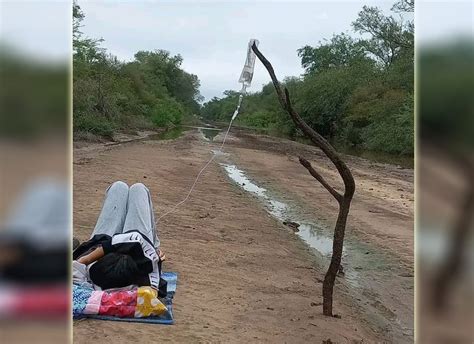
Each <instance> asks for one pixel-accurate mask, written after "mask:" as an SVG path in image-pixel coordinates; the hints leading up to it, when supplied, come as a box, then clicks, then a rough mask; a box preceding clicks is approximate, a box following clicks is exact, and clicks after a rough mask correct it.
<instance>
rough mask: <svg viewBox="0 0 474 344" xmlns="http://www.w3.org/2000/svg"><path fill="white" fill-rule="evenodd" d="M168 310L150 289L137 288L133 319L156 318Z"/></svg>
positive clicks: (153, 290) (154, 291)
mask: <svg viewBox="0 0 474 344" xmlns="http://www.w3.org/2000/svg"><path fill="white" fill-rule="evenodd" d="M167 310H168V309H167V308H166V306H165V305H164V304H163V303H162V302H161V301H160V300H159V299H158V294H157V292H156V290H155V289H153V288H151V287H139V288H138V290H137V306H136V308H135V317H136V318H142V317H149V316H157V315H161V314H163V313H164V312H166V311H167Z"/></svg>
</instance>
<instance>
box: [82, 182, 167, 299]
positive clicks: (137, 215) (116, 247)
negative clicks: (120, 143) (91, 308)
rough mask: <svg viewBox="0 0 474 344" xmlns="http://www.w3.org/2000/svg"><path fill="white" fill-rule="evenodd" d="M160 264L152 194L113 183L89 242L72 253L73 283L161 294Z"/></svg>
mask: <svg viewBox="0 0 474 344" xmlns="http://www.w3.org/2000/svg"><path fill="white" fill-rule="evenodd" d="M164 260H165V255H164V254H163V252H162V251H161V250H160V240H159V239H158V232H157V230H156V226H155V220H154V215H153V205H152V202H151V197H150V191H149V190H148V188H147V187H146V186H145V185H143V184H141V183H137V184H133V185H132V186H131V187H129V186H128V185H127V184H125V183H124V182H121V181H117V182H115V183H113V184H112V185H111V186H109V188H108V189H107V191H106V196H105V200H104V204H103V206H102V210H101V212H100V215H99V218H98V220H97V224H96V225H95V228H94V231H93V232H92V235H91V237H90V239H89V240H87V241H86V242H83V243H82V244H80V245H79V246H78V247H77V248H75V249H74V251H73V283H75V284H90V286H91V287H93V288H95V289H103V290H105V289H112V288H122V287H127V286H130V285H136V286H151V287H152V288H153V289H154V290H155V291H157V292H158V295H159V296H165V295H166V281H164V280H163V279H161V278H160V275H161V265H162V262H163V261H164Z"/></svg>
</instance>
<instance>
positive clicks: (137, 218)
mask: <svg viewBox="0 0 474 344" xmlns="http://www.w3.org/2000/svg"><path fill="white" fill-rule="evenodd" d="M130 230H138V231H140V232H141V233H143V234H145V235H146V236H147V237H148V238H149V239H150V240H151V242H152V243H153V244H154V246H155V248H158V247H159V246H160V240H159V239H158V232H157V230H156V226H155V217H154V215H153V204H152V202H151V196H150V191H149V190H148V188H147V187H146V186H145V185H143V184H142V183H137V184H133V185H132V186H131V187H130V191H129V193H128V210H127V217H126V218H125V224H124V226H123V231H124V232H127V231H130Z"/></svg>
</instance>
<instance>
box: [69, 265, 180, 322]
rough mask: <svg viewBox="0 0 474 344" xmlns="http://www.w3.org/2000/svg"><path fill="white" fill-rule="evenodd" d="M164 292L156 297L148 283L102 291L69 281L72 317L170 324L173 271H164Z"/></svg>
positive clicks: (174, 277) (173, 281)
mask: <svg viewBox="0 0 474 344" xmlns="http://www.w3.org/2000/svg"><path fill="white" fill-rule="evenodd" d="M161 277H162V278H163V279H165V280H166V282H167V283H168V285H167V295H166V297H164V298H158V296H157V294H156V291H155V290H153V289H152V288H151V287H134V288H121V289H113V290H105V291H97V290H93V289H91V288H90V287H86V286H82V285H76V284H74V285H73V289H72V300H73V304H72V311H73V316H74V318H75V319H78V318H84V317H88V318H96V319H103V320H118V321H136V322H151V323H160V324H173V323H174V319H173V310H172V303H173V296H174V293H175V291H176V281H177V274H176V273H173V272H165V273H162V274H161Z"/></svg>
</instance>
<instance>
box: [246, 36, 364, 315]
mask: <svg viewBox="0 0 474 344" xmlns="http://www.w3.org/2000/svg"><path fill="white" fill-rule="evenodd" d="M252 50H253V51H254V52H255V55H257V57H258V58H259V60H260V61H261V62H262V63H263V65H264V66H265V68H266V69H267V71H268V73H269V74H270V77H271V79H272V81H273V86H274V87H275V91H276V93H277V97H278V100H279V102H280V104H281V107H282V108H283V110H285V111H286V112H288V114H289V115H290V117H291V119H292V120H293V122H294V123H295V125H296V126H297V127H298V128H299V129H301V131H302V132H303V133H304V134H305V135H306V136H307V137H308V138H309V139H310V140H311V141H312V142H313V143H314V144H315V145H316V146H317V147H319V148H320V149H321V150H322V151H323V152H324V154H326V156H327V157H328V158H329V159H330V160H331V162H332V163H333V164H334V166H335V167H336V169H337V171H338V172H339V174H340V176H341V178H342V180H343V181H344V195H340V194H339V193H337V192H336V191H335V190H334V189H333V188H332V187H331V186H330V185H329V184H328V183H327V182H326V181H325V180H324V178H323V177H322V176H321V175H320V174H319V173H317V172H316V171H315V170H314V169H313V168H312V167H311V165H310V164H309V162H307V161H306V160H304V159H302V158H300V162H301V164H302V165H303V166H304V167H306V168H307V169H308V171H309V172H310V173H311V175H312V176H313V177H314V178H315V179H316V180H318V181H319V182H320V183H321V184H322V185H323V186H324V187H325V188H326V189H327V190H328V191H329V192H330V193H331V194H332V195H333V196H334V197H336V199H337V200H338V202H339V213H338V215H337V220H336V225H335V227H334V239H333V244H332V257H331V263H330V264H329V268H328V270H327V272H326V275H325V277H324V282H323V314H324V315H328V316H332V300H333V291H334V282H335V280H336V275H337V272H338V271H339V267H340V266H341V259H342V249H343V246H344V233H345V230H346V223H347V216H348V215H349V209H350V206H351V201H352V196H353V195H354V192H355V182H354V177H353V176H352V173H351V171H350V169H349V168H348V167H347V165H346V164H345V163H344V161H342V159H341V158H340V157H339V154H338V153H337V151H336V150H335V149H334V147H333V146H331V144H330V143H329V142H328V141H326V139H325V138H324V137H322V136H321V135H320V134H319V133H317V132H316V131H315V130H314V129H313V128H311V127H310V126H309V125H308V124H306V122H305V121H304V120H303V119H302V118H301V117H300V115H299V114H298V113H297V112H296V111H295V110H294V109H293V107H292V106H291V99H290V94H289V92H288V89H286V88H285V94H283V92H282V89H281V86H280V83H279V82H278V79H277V77H276V76H275V71H274V70H273V67H272V65H271V63H270V62H269V61H268V60H267V59H266V58H265V56H263V54H262V53H261V52H260V51H259V50H258V48H257V46H256V45H255V44H254V45H253V46H252Z"/></svg>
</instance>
